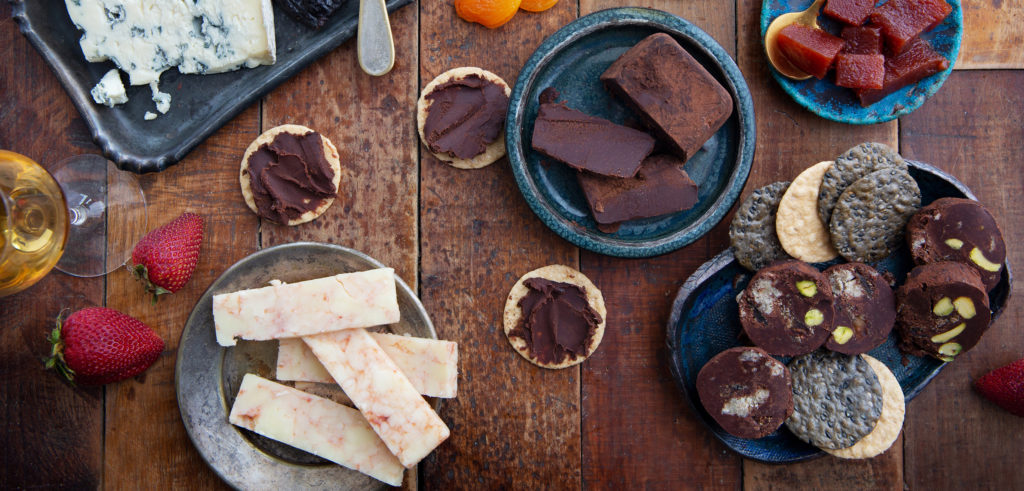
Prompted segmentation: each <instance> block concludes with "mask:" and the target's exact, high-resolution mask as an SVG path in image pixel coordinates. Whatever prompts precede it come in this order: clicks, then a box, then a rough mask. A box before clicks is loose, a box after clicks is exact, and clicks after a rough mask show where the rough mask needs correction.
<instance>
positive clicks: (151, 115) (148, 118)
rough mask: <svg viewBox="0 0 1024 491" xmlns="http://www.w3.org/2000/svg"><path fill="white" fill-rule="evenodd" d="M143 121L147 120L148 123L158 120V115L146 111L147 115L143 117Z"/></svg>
mask: <svg viewBox="0 0 1024 491" xmlns="http://www.w3.org/2000/svg"><path fill="white" fill-rule="evenodd" d="M142 119H145V120H146V121H152V120H154V119H156V113H155V112H153V111H146V114H145V115H143V116H142Z"/></svg>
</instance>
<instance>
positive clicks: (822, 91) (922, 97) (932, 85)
mask: <svg viewBox="0 0 1024 491" xmlns="http://www.w3.org/2000/svg"><path fill="white" fill-rule="evenodd" d="M812 2H813V0H764V3H763V4H762V5H761V46H762V49H763V48H764V33H765V31H767V30H768V24H770V23H771V22H772V21H773V20H775V18H776V17H778V16H780V15H782V14H785V13H788V12H796V11H800V10H806V9H807V8H808V7H810V6H811V3H812ZM946 2H948V3H949V5H950V6H952V7H953V11H952V12H950V14H949V16H947V17H946V19H945V20H944V21H943V22H942V23H941V24H939V25H938V26H936V27H935V28H934V29H932V30H931V31H928V32H926V33H924V34H922V35H921V37H922V38H923V39H925V40H927V41H928V42H929V43H931V45H932V48H934V49H935V51H937V52H939V54H941V55H942V56H945V57H946V59H947V60H949V68H948V69H946V70H945V71H942V72H939V73H936V74H935V75H932V76H930V77H928V78H926V79H924V80H922V81H920V82H918V83H916V84H912V85H908V86H906V87H904V88H902V89H900V90H897V91H896V92H893V93H892V94H889V95H888V96H886V97H885V98H884V99H882V100H880V101H878V102H876V103H874V104H872V105H870V106H868V107H863V106H861V105H860V101H858V100H857V96H856V94H854V93H853V90H852V89H847V88H845V87H840V86H838V85H836V84H834V83H833V82H831V81H828V80H818V79H816V78H810V79H807V80H791V79H788V78H786V77H783V76H782V75H781V74H779V72H777V71H776V70H775V69H774V68H769V70H771V72H772V76H773V77H775V80H776V81H777V82H778V83H779V85H781V86H782V90H785V91H786V93H787V94H789V96H790V97H792V98H793V100H795V101H796V102H797V103H798V104H800V105H801V106H803V107H805V108H807V110H808V111H810V112H812V113H814V114H817V115H818V116H821V117H823V118H825V119H831V120H832V121H838V122H840V123H851V124H875V123H882V122H885V121H889V120H893V119H896V118H898V117H900V116H902V115H904V114H909V113H910V112H911V111H913V110H915V109H917V108H918V107H921V104H924V101H926V100H928V98H929V97H931V96H932V95H933V94H935V92H937V91H938V90H939V87H942V83H943V82H945V81H946V77H948V76H949V73H950V72H952V71H953V64H954V63H955V62H956V57H957V54H959V53H960V38H961V37H962V36H963V31H964V26H963V24H964V17H963V12H962V11H961V9H960V0H946ZM819 24H821V26H822V28H824V29H825V30H826V31H829V32H831V33H838V32H839V30H840V24H839V23H838V22H836V21H833V20H832V19H830V18H828V16H826V15H821V16H820V18H819ZM767 60H768V57H767V55H765V63H768V61H767ZM770 66H771V64H769V67H770Z"/></svg>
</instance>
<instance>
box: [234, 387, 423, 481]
mask: <svg viewBox="0 0 1024 491" xmlns="http://www.w3.org/2000/svg"><path fill="white" fill-rule="evenodd" d="M228 421H230V422H231V424H233V425H237V426H241V427H242V428H246V429H248V430H251V431H254V432H256V433H259V434H260V435H263V436H265V437H267V438H272V439H274V440H277V441H279V442H282V443H285V444H287V445H291V446H293V447H295V448H298V449H301V450H305V451H307V452H309V453H311V454H314V455H318V456H320V457H323V458H325V459H327V460H330V461H331V462H335V463H337V464H340V465H343V466H345V467H348V468H349V469H353V470H356V471H359V472H362V473H363V474H366V475H368V476H370V477H373V478H375V479H379V480H381V481H383V482H385V483H388V484H390V485H392V486H398V485H401V484H402V474H403V472H404V471H405V469H404V468H403V467H402V464H401V463H399V462H398V459H397V458H395V456H394V455H392V454H391V452H390V451H389V450H388V448H387V447H386V446H385V445H384V442H383V441H381V439H380V437H378V436H377V434H376V433H374V432H373V429H372V428H370V424H369V423H367V422H366V419H365V418H363V415H362V414H360V413H359V411H356V410H355V409H352V408H350V407H347V406H343V405H341V404H338V403H336V402H333V401H330V400H327V399H324V398H322V397H318V396H315V395H313V394H307V393H305V392H302V391H301V390H297V389H293V388H291V387H288V386H285V385H281V384H278V383H276V382H271V381H270V380H267V379H264V378H260V377H258V376H256V375H253V374H251V373H247V374H245V377H244V378H242V386H241V387H240V388H239V389H238V397H236V398H235V403H234V404H233V405H232V406H231V414H230V415H228Z"/></svg>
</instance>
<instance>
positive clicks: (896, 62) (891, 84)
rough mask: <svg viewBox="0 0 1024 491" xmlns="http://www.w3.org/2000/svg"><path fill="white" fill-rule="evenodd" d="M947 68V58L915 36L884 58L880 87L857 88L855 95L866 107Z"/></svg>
mask: <svg viewBox="0 0 1024 491" xmlns="http://www.w3.org/2000/svg"><path fill="white" fill-rule="evenodd" d="M947 68H949V60H947V59H946V58H945V57H943V56H942V55H940V54H939V53H937V52H936V51H935V50H934V49H932V47H931V45H929V44H928V42H927V41H924V40H922V39H921V38H915V39H914V40H912V41H911V42H910V43H909V44H908V45H907V49H906V51H904V52H902V53H900V54H899V55H897V56H894V57H892V58H888V59H886V60H885V80H884V81H883V82H882V88H881V89H879V90H874V89H859V90H857V97H859V98H860V104H861V105H862V106H864V107H867V106H870V105H871V104H874V103H876V102H878V101H880V100H881V99H882V98H883V97H885V96H887V95H889V94H891V93H893V92H895V91H897V90H899V89H901V88H903V87H906V86H908V85H910V84H913V83H917V82H919V81H921V80H923V79H924V78H925V77H928V76H931V75H934V74H936V73H939V72H941V71H943V70H945V69H947Z"/></svg>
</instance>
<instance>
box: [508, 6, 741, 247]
mask: <svg viewBox="0 0 1024 491" xmlns="http://www.w3.org/2000/svg"><path fill="white" fill-rule="evenodd" d="M657 32H666V33H668V34H670V35H672V36H673V37H674V38H675V39H676V40H677V41H679V43H680V44H681V45H682V46H683V47H684V48H686V50H687V51H689V52H690V54H692V55H693V57H694V58H696V59H697V61H699V62H700V63H701V64H702V65H703V66H704V67H705V68H707V70H708V72H710V73H711V74H712V75H714V76H715V78H717V79H718V81H719V82H720V83H721V84H722V86H723V87H725V88H726V90H728V91H729V93H730V94H732V97H733V105H734V107H735V110H734V112H733V115H732V117H730V118H729V120H728V121H726V123H725V125H724V126H722V128H721V129H719V130H718V132H717V133H716V134H715V135H714V136H712V137H711V139H710V140H709V141H708V142H707V143H706V144H705V145H704V147H703V149H702V150H701V151H700V152H698V153H697V154H696V155H695V156H694V157H693V158H691V159H690V160H688V161H687V162H686V166H685V168H686V172H687V173H688V174H689V175H690V177H691V178H692V179H693V180H694V182H696V183H697V185H698V186H700V192H699V195H698V199H699V201H698V202H697V204H696V205H695V206H694V207H693V208H691V209H689V210H686V211H682V212H678V213H672V214H668V215H662V216H659V217H654V218H648V219H643V220H631V221H628V222H624V223H623V224H622V225H621V226H620V227H619V229H618V230H617V231H616V232H614V233H604V232H601V231H600V230H598V229H597V223H596V222H594V219H593V218H592V217H591V215H590V209H589V207H588V206H587V201H586V199H585V198H584V196H583V192H582V191H581V190H580V188H579V185H578V184H577V183H576V176H575V171H573V170H571V169H570V168H568V167H567V166H565V165H563V164H561V163H551V159H547V158H546V157H543V156H542V155H540V154H539V153H537V152H535V151H533V150H532V148H531V143H530V142H531V137H532V134H533V121H534V119H536V117H537V108H538V105H539V103H538V97H539V95H540V93H541V91H543V90H544V89H546V88H548V87H554V88H556V89H557V90H558V91H559V92H560V94H561V95H560V99H563V100H565V101H566V102H567V104H568V105H569V107H571V108H574V109H578V110H580V111H583V112H585V113H587V114H592V115H595V116H600V117H602V118H606V119H609V120H612V121H615V122H617V123H625V122H627V121H631V120H632V121H636V120H638V119H639V118H638V117H637V116H636V115H633V114H632V113H631V112H630V111H629V110H628V109H627V108H626V107H625V106H623V105H622V104H620V103H619V102H618V101H617V100H615V99H614V98H612V96H611V95H610V94H609V93H607V92H606V91H605V90H604V87H602V85H601V82H600V80H599V79H598V77H600V75H601V73H602V72H604V70H605V69H606V68H608V65H611V63H612V62H613V61H615V59H616V58H618V57H619V55H621V54H622V53H624V52H626V50H628V49H629V48H631V47H632V46H633V45H635V44H636V43H637V42H639V41H640V40H641V39H643V38H645V37H647V36H648V35H651V34H654V33H657ZM505 128H506V147H507V149H508V157H509V162H510V163H511V165H512V171H513V173H514V174H515V178H516V183H517V184H518V185H519V190H520V191H521V192H522V194H523V197H524V198H525V199H526V202H527V203H528V204H529V205H530V208H532V209H533V211H534V213H536V214H537V216H538V217H540V219H541V220H542V221H543V222H544V224H545V225H547V226H548V227H549V228H551V230H553V231H554V232H555V233H557V234H558V235H560V236H562V238H564V239H566V240H568V241H569V242H572V243H573V244H575V245H577V246H579V247H582V248H584V249H588V250H591V251H594V252H597V253H600V254H607V255H612V256H620V257H649V256H655V255H658V254H664V253H666V252H670V251H673V250H676V249H678V248H680V247H683V246H685V245H687V244H689V243H691V242H693V241H695V240H697V239H698V238H699V237H701V236H702V235H704V234H705V233H707V231H709V230H711V228H712V227H714V226H715V224H717V223H718V222H719V220H721V219H722V217H723V216H725V214H726V212H727V211H728V210H729V208H730V207H732V205H733V203H735V202H736V199H737V198H738V197H739V194H740V191H741V190H742V189H743V184H744V183H746V181H747V175H748V173H749V172H750V164H751V161H752V160H753V158H754V141H755V128H754V106H753V103H752V102H751V99H750V92H749V90H748V89H747V84H746V82H745V81H744V80H743V76H742V75H741V74H740V71H739V68H737V67H736V63H735V62H733V60H732V58H730V57H729V54H728V53H726V52H725V50H724V49H722V47H721V46H719V45H718V43H717V42H715V40H714V39H712V38H711V36H708V35H707V34H706V33H705V32H704V31H702V30H700V29H699V28H697V27H696V26H694V25H693V24H691V23H689V22H687V21H686V20H683V19H681V18H679V17H677V16H675V15H672V14H669V13H666V12H661V11H658V10H650V9H643V8H619V9H610V10H603V11H600V12H596V13H593V14H590V15H587V16H585V17H581V18H579V19H577V20H576V21H574V22H571V23H569V24H568V25H566V26H565V27H563V28H562V29H559V30H558V32H556V33H554V34H552V35H551V37H549V38H547V39H546V40H544V42H543V43H541V45H540V47H538V48H537V51H535V52H534V53H533V55H532V56H531V57H530V59H529V60H528V61H527V62H526V66H524V67H523V70H522V72H520V74H519V78H518V79H517V80H516V84H515V88H514V89H513V90H512V97H511V100H510V101H509V110H508V118H507V120H506V122H505Z"/></svg>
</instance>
